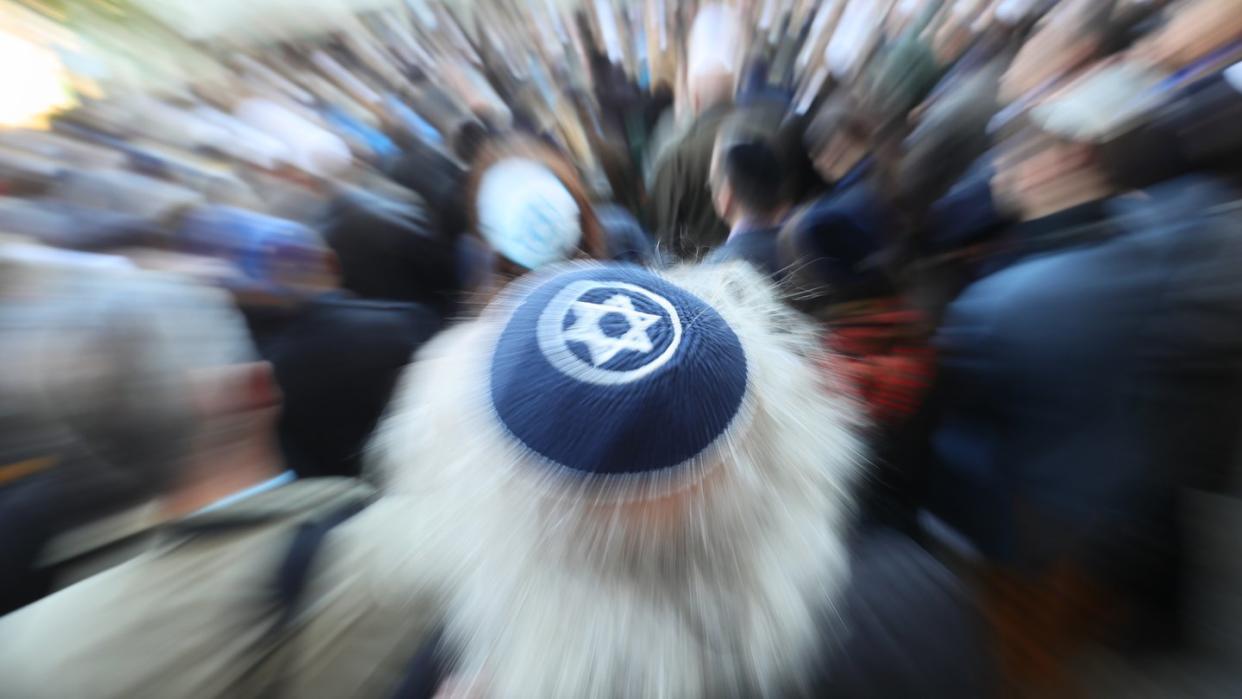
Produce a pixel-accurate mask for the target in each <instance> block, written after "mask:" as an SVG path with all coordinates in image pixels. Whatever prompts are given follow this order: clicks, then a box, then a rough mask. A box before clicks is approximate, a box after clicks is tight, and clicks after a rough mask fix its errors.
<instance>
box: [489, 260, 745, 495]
mask: <svg viewBox="0 0 1242 699" xmlns="http://www.w3.org/2000/svg"><path fill="white" fill-rule="evenodd" d="M489 382H490V386H489V399H490V404H491V407H492V408H493V409H494V411H495V414H496V416H497V418H498V419H499V421H500V423H501V424H502V425H503V426H504V428H505V430H506V431H507V433H508V435H509V436H511V437H512V438H513V439H514V440H516V441H517V442H519V443H520V444H521V445H522V446H524V447H525V448H527V449H529V450H530V451H531V452H533V453H534V454H535V455H537V456H538V457H539V460H541V461H543V462H545V463H546V464H548V465H551V466H553V467H555V468H557V469H559V470H561V471H563V472H566V473H570V474H572V475H580V476H591V477H605V478H611V479H621V480H626V479H633V478H637V477H645V476H653V475H663V476H674V475H676V474H677V473H678V469H683V468H689V467H692V466H695V465H698V464H703V463H704V461H705V460H706V459H707V458H709V457H711V456H712V455H713V449H714V447H716V446H718V444H720V443H721V442H722V441H723V440H725V439H726V437H727V435H728V433H729V431H730V429H731V428H732V427H733V426H734V425H735V423H737V422H738V418H739V415H741V414H743V412H744V410H743V408H744V405H745V403H746V395H747V386H748V382H747V361H746V354H745V352H744V351H743V348H742V344H741V341H740V340H739V339H738V336H737V335H736V334H735V333H734V331H733V329H732V328H731V327H730V326H729V324H728V323H727V322H726V321H725V319H724V318H722V317H721V316H720V314H719V313H717V312H716V310H715V309H714V308H712V307H711V306H710V305H708V304H707V303H705V302H704V301H703V300H701V299H699V298H698V297H696V296H694V295H693V294H691V293H689V292H688V291H686V290H685V289H682V288H680V287H678V286H677V285H675V284H673V283H672V282H670V281H668V280H666V279H664V278H662V277H659V276H657V275H655V274H653V273H650V272H647V271H645V270H642V269H640V268H638V267H632V266H628V265H593V266H590V267H585V268H583V267H577V268H573V269H571V270H570V271H565V272H561V273H559V274H556V275H555V276H552V277H550V278H548V279H547V280H546V281H543V282H542V283H538V284H536V285H533V286H532V287H531V288H530V290H529V291H528V292H526V293H525V294H523V295H522V297H521V298H520V299H518V300H517V301H516V304H515V307H514V311H513V312H512V314H511V315H510V317H509V318H508V321H507V322H506V323H505V325H504V328H503V330H501V331H500V334H499V336H498V338H497V340H496V345H495V349H494V350H493V353H492V355H491V362H490V368H489Z"/></svg>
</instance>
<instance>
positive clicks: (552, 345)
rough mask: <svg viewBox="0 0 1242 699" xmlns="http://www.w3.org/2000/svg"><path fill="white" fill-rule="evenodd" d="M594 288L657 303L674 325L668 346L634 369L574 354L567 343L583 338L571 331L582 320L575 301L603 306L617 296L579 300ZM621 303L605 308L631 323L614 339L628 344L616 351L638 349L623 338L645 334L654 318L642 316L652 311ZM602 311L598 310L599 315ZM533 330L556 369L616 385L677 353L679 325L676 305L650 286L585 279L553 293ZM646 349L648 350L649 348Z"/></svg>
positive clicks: (585, 379)
mask: <svg viewBox="0 0 1242 699" xmlns="http://www.w3.org/2000/svg"><path fill="white" fill-rule="evenodd" d="M596 289H618V290H622V291H627V292H631V293H634V294H638V295H640V296H642V297H643V298H646V299H648V300H650V301H651V302H652V303H654V304H656V305H657V306H659V307H660V308H661V309H662V310H663V311H664V313H665V314H666V316H667V317H668V322H669V324H670V325H671V326H672V329H673V338H672V340H671V341H670V342H669V343H668V347H666V348H664V351H663V352H660V353H659V354H658V355H656V356H654V357H652V358H651V359H650V360H649V361H647V362H646V363H644V364H643V365H642V366H639V367H637V368H635V369H625V370H619V371H614V370H611V369H604V368H601V367H599V366H596V364H593V363H591V362H588V361H585V360H583V359H582V358H581V357H579V356H578V355H577V354H574V352H573V351H572V350H570V349H569V343H570V342H575V341H576V342H583V340H581V339H578V338H576V337H574V335H573V334H572V333H571V332H570V331H572V330H573V329H574V328H576V327H578V325H579V323H581V322H583V318H582V317H581V310H580V309H581V306H576V304H583V303H585V304H588V305H597V306H602V305H606V304H608V302H610V301H612V299H615V298H616V297H615V296H614V297H612V298H610V299H606V300H605V301H604V302H602V303H598V304H596V303H594V302H583V301H581V299H582V297H583V296H585V295H586V294H588V293H590V292H591V291H594V290H596ZM618 296H621V297H622V298H623V299H626V302H628V297H626V296H625V295H624V294H618ZM622 303H624V302H618V304H617V305H616V306H614V307H613V308H610V309H609V310H607V311H605V312H604V313H620V314H622V315H625V316H627V317H626V321H627V322H628V323H629V324H630V330H629V331H628V332H627V333H626V334H625V335H624V336H622V338H618V339H616V342H618V343H619V344H622V345H627V344H628V345H629V346H623V347H621V348H620V350H619V351H627V350H628V351H641V350H640V349H637V348H636V347H635V346H634V344H633V343H632V342H631V341H627V340H626V338H627V337H629V336H631V335H634V336H635V338H633V339H637V337H636V336H637V334H639V333H641V334H643V335H645V333H646V328H647V327H649V325H651V324H652V323H653V322H654V321H650V320H648V319H646V318H643V316H648V317H649V316H651V314H649V313H643V312H641V311H637V310H635V309H634V308H633V305H632V302H629V303H625V305H622ZM571 310H576V311H577V315H578V316H579V317H578V318H577V319H576V320H575V323H574V325H573V326H570V328H565V327H564V325H565V316H566V315H568V314H569V312H570V311H571ZM604 313H601V315H603V314H604ZM597 320H598V319H594V320H592V321H591V322H596V321H597ZM535 333H536V335H537V339H538V341H539V350H540V351H541V352H542V353H543V356H544V357H545V358H546V359H547V360H548V362H549V363H550V364H551V365H552V366H553V367H554V368H556V370H557V371H559V372H561V373H562V374H565V375H566V376H568V377H570V378H572V379H575V380H577V381H583V382H586V383H593V384H598V385H601V386H615V385H618V384H626V383H630V382H633V381H637V380H639V379H641V378H644V377H646V376H648V375H650V374H651V373H652V372H654V371H655V370H657V369H659V368H660V367H662V366H664V365H665V364H667V363H668V361H669V360H670V359H672V358H673V355H674V354H676V353H677V347H678V346H679V345H680V344H681V336H682V327H681V318H680V317H679V316H678V315H677V309H676V308H673V304H671V303H669V301H668V299H666V298H664V297H663V296H661V295H659V294H657V293H655V292H652V291H651V290H649V289H644V288H643V287H641V286H638V285H636V284H629V283H626V282H610V281H596V280H593V279H585V280H582V281H577V282H574V283H572V284H570V285H568V286H566V287H565V288H564V289H561V290H560V292H559V293H557V295H556V296H554V297H552V300H551V301H550V302H548V305H547V306H545V307H544V309H543V312H542V313H541V314H540V315H539V321H538V324H537V326H536V328H535ZM601 333H602V331H601ZM639 342H641V340H639ZM647 351H650V349H648V350H647ZM591 354H592V356H593V357H594V354H595V349H594V348H592V350H591ZM615 354H616V351H612V353H611V354H608V356H607V358H606V359H603V360H599V362H598V363H599V364H603V363H605V362H606V361H607V359H610V358H611V357H612V356H615Z"/></svg>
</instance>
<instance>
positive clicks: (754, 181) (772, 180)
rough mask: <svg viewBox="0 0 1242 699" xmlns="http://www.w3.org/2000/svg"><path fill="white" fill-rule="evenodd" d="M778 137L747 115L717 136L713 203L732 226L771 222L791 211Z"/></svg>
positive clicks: (731, 120) (738, 117)
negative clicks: (739, 223)
mask: <svg viewBox="0 0 1242 699" xmlns="http://www.w3.org/2000/svg"><path fill="white" fill-rule="evenodd" d="M776 136H777V135H776V133H775V132H773V131H771V130H769V129H767V128H766V127H765V125H764V124H762V123H761V122H758V121H756V120H754V119H753V118H752V117H751V116H749V115H747V114H745V113H739V114H735V115H733V116H732V117H730V118H729V120H728V121H726V122H725V124H724V125H723V126H722V128H721V129H720V132H719V134H718V135H717V136H716V145H715V147H714V149H713V150H712V162H711V170H710V183H711V188H712V201H713V204H715V207H716V213H717V214H718V215H719V216H720V218H721V220H723V221H724V222H725V223H728V224H729V225H730V226H734V225H737V223H738V222H739V221H740V220H742V219H752V220H758V221H771V220H774V219H776V218H777V217H779V216H780V215H781V214H782V213H783V212H784V211H785V209H787V208H788V206H789V202H788V201H787V200H786V197H787V195H788V192H787V188H786V186H785V185H786V179H787V175H788V173H787V172H786V166H785V163H784V161H783V159H782V157H781V150H780V146H779V144H778V143H777V137H776Z"/></svg>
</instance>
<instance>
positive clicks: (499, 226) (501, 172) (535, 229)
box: [475, 158, 582, 269]
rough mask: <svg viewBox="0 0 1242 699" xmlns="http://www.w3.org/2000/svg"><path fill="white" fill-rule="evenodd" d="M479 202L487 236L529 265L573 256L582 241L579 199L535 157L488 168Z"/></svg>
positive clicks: (498, 249) (498, 247)
mask: <svg viewBox="0 0 1242 699" xmlns="http://www.w3.org/2000/svg"><path fill="white" fill-rule="evenodd" d="M475 206H476V207H477V208H476V210H477V211H478V215H479V232H480V233H481V234H482V235H483V238H484V239H485V240H487V242H488V244H489V245H491V246H492V248H493V249H495V250H496V252H498V253H500V254H501V255H503V256H504V257H506V258H508V259H510V260H512V261H513V262H516V263H517V264H519V265H521V266H522V267H525V268H526V269H536V268H538V267H542V266H543V265H546V264H548V263H549V262H556V261H558V260H563V259H566V258H568V257H570V256H571V255H572V254H573V252H574V250H575V249H577V247H578V242H579V241H580V240H581V239H582V225H581V221H582V219H581V217H580V214H581V212H580V211H579V209H578V202H576V201H575V200H574V197H573V195H572V194H570V193H569V189H568V188H566V187H565V183H564V182H561V180H560V178H558V177H557V176H556V173H554V172H552V170H551V169H549V168H548V167H547V166H545V165H543V164H542V163H539V162H537V161H534V160H529V159H527V158H509V159H507V160H501V161H500V162H498V163H496V164H495V165H492V166H491V167H489V168H488V169H487V172H485V173H484V174H483V179H482V181H481V182H480V184H479V193H478V197H477V198H476V201H475Z"/></svg>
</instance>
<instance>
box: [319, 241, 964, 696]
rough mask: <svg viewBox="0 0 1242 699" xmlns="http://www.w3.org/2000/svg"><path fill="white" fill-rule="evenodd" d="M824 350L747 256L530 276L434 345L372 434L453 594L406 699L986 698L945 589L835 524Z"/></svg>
mask: <svg viewBox="0 0 1242 699" xmlns="http://www.w3.org/2000/svg"><path fill="white" fill-rule="evenodd" d="M819 355H820V350H819V345H818V341H817V340H816V338H815V334H814V333H813V331H812V328H811V327H810V326H809V325H808V324H807V323H806V322H805V320H803V319H802V317H801V316H799V315H797V314H796V313H795V312H793V311H792V310H790V309H788V308H787V307H786V306H784V304H783V302H782V301H781V300H780V298H779V297H778V295H777V294H776V293H775V291H774V289H773V288H772V287H771V286H770V285H769V284H768V283H766V282H765V281H764V280H763V278H762V277H761V276H760V275H759V274H758V273H757V272H755V271H753V270H752V269H751V268H750V267H749V266H748V265H744V264H739V263H734V264H730V265H719V266H710V267H707V266H704V267H692V268H683V269H679V270H675V271H671V272H669V273H667V274H666V275H658V274H653V273H649V272H645V271H642V270H639V269H637V268H633V267H624V266H599V265H580V266H571V267H568V268H564V269H561V270H559V271H550V272H539V273H536V274H535V275H532V276H531V277H528V278H527V279H526V280H523V281H521V282H518V283H517V284H515V285H513V286H510V287H509V288H508V289H507V290H506V292H504V294H503V295H502V296H500V297H499V298H498V300H496V301H495V302H494V303H493V305H492V306H490V307H489V309H488V310H487V311H485V312H484V313H483V315H481V316H480V317H479V318H478V319H477V320H475V321H472V322H469V323H466V324H464V325H462V326H459V327H457V328H455V329H453V330H450V331H447V332H446V333H444V334H443V335H441V336H440V337H439V338H438V339H437V340H435V341H433V342H432V343H430V344H429V345H428V346H427V348H426V349H425V350H424V352H423V354H422V355H421V356H420V358H419V360H418V362H416V363H415V364H414V365H413V367H412V369H411V373H410V374H409V375H408V376H407V378H406V381H405V383H404V385H403V388H402V389H401V391H400V393H399V394H398V396H397V397H396V399H395V401H394V404H393V406H392V409H391V412H390V415H389V417H388V419H387V420H386V421H385V423H384V426H383V427H382V428H381V430H380V432H379V433H378V434H377V438H376V443H375V449H376V451H375V454H376V457H377V466H378V467H379V468H381V469H382V472H383V473H385V474H386V475H387V488H388V489H389V493H390V495H391V496H392V497H393V498H395V499H394V500H392V503H393V505H394V506H395V507H396V506H399V507H400V508H401V512H400V513H398V514H395V515H394V517H393V520H392V523H391V524H390V525H389V526H393V527H396V528H397V529H399V531H400V532H401V534H400V536H399V537H396V538H392V539H389V540H387V543H386V545H385V546H383V547H382V549H381V550H383V551H384V552H385V553H384V554H382V556H381V557H382V558H384V559H385V560H387V561H389V562H390V563H389V564H390V566H393V568H392V570H394V571H396V570H406V571H408V572H407V573H406V575H411V576H414V577H416V578H417V579H419V580H421V581H424V584H426V585H429V586H430V588H429V589H428V591H427V594H435V595H441V596H442V597H439V598H441V599H443V600H444V604H445V606H444V615H443V621H442V624H443V630H442V633H441V634H435V635H432V636H431V637H429V639H428V641H427V643H426V644H425V645H424V647H423V650H422V651H421V652H420V653H419V654H418V655H417V656H415V658H414V661H413V662H412V663H411V665H410V669H409V674H408V675H407V677H406V681H405V683H404V685H403V687H402V691H399V692H398V693H397V694H398V696H431V695H432V694H434V693H435V692H436V691H437V689H440V690H441V691H442V692H443V691H449V689H450V688H451V687H455V688H456V689H465V690H468V692H469V693H470V694H473V695H477V696H523V697H524V696H547V697H571V696H573V697H594V696H612V695H618V694H621V695H675V696H755V695H765V696H766V695H771V694H776V693H790V694H793V695H797V696H827V695H840V696H877V697H879V696H901V695H903V694H911V693H913V694H917V695H920V696H980V695H983V694H985V693H986V692H987V684H986V683H987V679H988V678H987V673H986V668H987V663H986V661H985V658H984V655H983V650H982V646H981V645H980V644H979V640H980V639H979V638H978V637H977V635H976V632H977V630H978V628H977V626H976V622H977V621H978V620H977V619H975V618H973V616H972V614H971V612H970V610H969V603H968V602H967V600H966V599H965V598H963V597H961V596H960V595H961V594H962V592H963V591H962V589H961V588H960V587H959V583H958V582H957V581H956V580H955V579H954V578H953V577H952V576H951V575H950V574H949V573H948V571H947V570H946V569H944V568H941V567H940V566H939V564H937V563H936V562H934V561H933V560H932V559H931V558H930V557H929V556H927V554H926V553H924V552H922V551H921V550H920V549H918V548H917V547H916V546H914V545H913V544H912V543H911V542H910V541H909V540H907V539H904V538H902V537H900V536H898V535H896V534H895V533H893V532H891V531H887V530H861V529H854V528H853V526H852V524H851V523H852V521H853V519H854V516H853V512H852V506H851V502H852V493H853V491H854V486H855V484H856V483H857V481H858V479H859V478H860V477H865V475H864V474H862V473H861V472H860V470H859V466H860V463H861V462H860V456H861V454H860V452H859V443H858V441H857V438H856V436H855V435H854V429H855V426H856V420H857V415H856V413H855V409H854V408H853V407H852V405H851V403H850V401H849V400H848V399H845V398H844V396H843V395H842V394H841V393H840V391H839V387H838V385H837V384H836V383H835V382H834V381H833V380H831V379H830V378H829V376H830V374H827V373H823V372H821V371H820V370H819V369H818V368H817V367H816V365H815V363H814V361H813V360H814V358H815V357H817V356H819ZM827 361H829V362H830V361H831V360H827ZM691 396H693V397H691ZM461 416H470V417H468V418H466V419H462V417H461ZM345 531H347V530H342V532H341V533H342V534H344V533H345ZM390 575H392V576H395V577H400V576H401V575H402V574H401V573H398V572H392V573H390ZM433 590H439V591H440V592H432V591H433Z"/></svg>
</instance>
